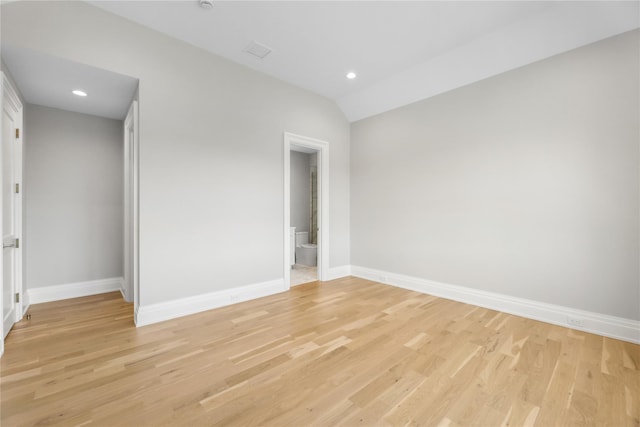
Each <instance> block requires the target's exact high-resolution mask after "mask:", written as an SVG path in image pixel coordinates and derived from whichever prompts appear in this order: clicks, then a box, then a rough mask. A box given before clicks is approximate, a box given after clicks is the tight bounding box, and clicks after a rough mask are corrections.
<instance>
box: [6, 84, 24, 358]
mask: <svg viewBox="0 0 640 427" xmlns="http://www.w3.org/2000/svg"><path fill="white" fill-rule="evenodd" d="M0 74H1V75H2V79H1V81H2V82H1V84H0V85H1V86H2V88H1V90H0V104H1V105H2V108H4V102H5V100H6V101H9V102H10V103H11V105H12V107H13V108H14V109H15V112H16V124H17V126H18V129H20V134H19V137H18V138H17V141H16V152H15V158H14V161H15V165H14V166H15V176H14V179H15V183H17V184H20V192H19V193H18V194H17V195H16V201H15V202H16V206H15V207H16V212H15V216H16V218H15V220H16V223H15V235H16V237H17V238H18V239H20V246H19V248H17V249H14V250H15V251H16V252H15V255H14V256H15V261H14V262H15V275H16V278H15V285H16V287H15V292H16V293H18V294H19V295H20V301H19V302H17V303H16V307H15V322H17V321H19V320H20V319H21V318H22V315H23V302H24V297H25V293H24V292H23V277H22V276H23V271H22V253H23V249H24V239H23V233H22V200H23V195H24V183H23V179H22V178H23V176H22V149H23V140H24V126H23V124H24V120H23V106H22V102H21V101H20V98H19V97H18V92H17V91H16V89H15V88H14V87H13V85H12V84H11V82H10V81H9V79H8V78H7V76H6V75H5V73H4V72H2V73H0ZM5 97H6V99H5ZM1 117H2V116H0V120H2V118H1ZM0 125H1V123H0ZM1 137H2V136H1V135H0V138H1ZM0 143H1V142H0ZM0 156H2V151H1V150H0ZM0 161H1V157H0ZM2 179H3V177H2V175H1V174H0V187H1V186H2V184H3V183H2ZM3 203H4V201H0V224H2V221H3V218H2V212H3V209H2V208H3ZM2 264H3V263H0V276H1V277H4V274H3V273H4V271H3V268H4V267H3V265H2ZM3 285H4V284H3ZM3 294H4V292H1V293H0V306H1V307H4V300H3V298H4V297H3ZM15 322H14V323H15ZM0 330H1V334H2V340H0V341H1V343H0V344H1V347H0V354H2V353H4V337H5V335H6V334H7V333H8V332H9V331H5V330H4V322H0Z"/></svg>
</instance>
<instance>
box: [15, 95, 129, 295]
mask: <svg viewBox="0 0 640 427" xmlns="http://www.w3.org/2000/svg"><path fill="white" fill-rule="evenodd" d="M122 126H123V125H122V121H120V120H112V119H106V118H102V117H96V116H90V115H86V114H78V113H72V112H69V111H63V110H58V109H54V108H48V107H41V106H37V105H30V104H28V105H27V106H26V109H25V129H28V130H29V132H28V134H26V135H25V145H24V147H25V150H24V156H25V170H24V177H23V179H24V184H25V189H26V191H25V199H24V206H25V209H26V217H25V224H24V226H25V229H26V230H28V233H27V235H26V245H25V258H26V259H27V260H28V261H29V262H28V265H27V270H26V289H32V288H39V287H44V286H51V285H61V284H67V283H76V282H84V281H90V280H97V279H107V278H113V277H116V278H117V277H122V274H123V271H122V256H123V216H124V206H123V182H122V180H123V136H122V135H123V130H122V129H123V128H122Z"/></svg>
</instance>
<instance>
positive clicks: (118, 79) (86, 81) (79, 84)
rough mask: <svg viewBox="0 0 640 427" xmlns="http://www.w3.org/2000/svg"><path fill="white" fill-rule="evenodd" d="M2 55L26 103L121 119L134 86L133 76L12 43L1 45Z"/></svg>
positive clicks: (136, 83) (130, 99)
mask: <svg viewBox="0 0 640 427" xmlns="http://www.w3.org/2000/svg"><path fill="white" fill-rule="evenodd" d="M2 59H3V61H4V62H5V64H6V65H7V68H9V72H10V73H11V75H12V77H13V78H14V80H15V81H16V84H17V85H18V88H19V89H20V92H21V93H22V96H23V97H24V99H25V101H26V102H28V103H30V104H36V105H44V106H46V107H53V108H60V109H63V110H68V111H75V112H77V113H84V114H92V115H94V116H101V117H107V118H110V119H117V120H122V119H124V117H125V116H126V114H127V111H128V109H129V105H130V104H131V101H132V100H133V96H134V95H135V91H136V89H137V87H138V80H137V79H135V78H133V77H129V76H124V75H122V74H117V73H113V72H111V71H106V70H102V69H99V68H94V67H90V66H88V65H84V64H79V63H76V62H71V61H67V60H64V59H61V58H56V57H53V56H49V55H44V54H42V53H38V52H33V51H30V50H26V49H19V48H15V47H12V46H6V45H2ZM75 89H80V90H83V91H84V92H86V93H87V96H86V97H78V96H76V95H73V94H72V93H71V91H73V90H75Z"/></svg>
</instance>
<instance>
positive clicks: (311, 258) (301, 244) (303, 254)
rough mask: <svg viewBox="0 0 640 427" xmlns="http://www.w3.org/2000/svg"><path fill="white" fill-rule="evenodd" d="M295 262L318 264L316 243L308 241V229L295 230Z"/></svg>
mask: <svg viewBox="0 0 640 427" xmlns="http://www.w3.org/2000/svg"><path fill="white" fill-rule="evenodd" d="M296 264H303V265H309V266H315V265H317V264H318V245H316V244H314V243H309V232H308V231H296Z"/></svg>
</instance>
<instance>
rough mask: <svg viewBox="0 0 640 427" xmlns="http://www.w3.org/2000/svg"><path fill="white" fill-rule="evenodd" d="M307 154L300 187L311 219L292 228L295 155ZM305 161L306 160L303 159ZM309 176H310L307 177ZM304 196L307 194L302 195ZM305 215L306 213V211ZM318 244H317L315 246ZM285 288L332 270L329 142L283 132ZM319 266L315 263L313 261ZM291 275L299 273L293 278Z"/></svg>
mask: <svg viewBox="0 0 640 427" xmlns="http://www.w3.org/2000/svg"><path fill="white" fill-rule="evenodd" d="M305 155H307V156H309V157H308V159H309V160H308V164H309V168H308V173H307V175H305V174H304V173H303V174H302V178H301V180H303V182H301V183H300V184H301V186H302V187H305V186H306V187H307V188H308V195H309V196H308V208H309V209H308V212H309V214H308V221H304V226H302V227H300V228H298V227H296V230H294V229H293V225H294V222H295V221H296V220H295V219H292V209H291V208H292V199H295V196H294V197H292V172H293V173H295V170H292V158H295V157H304V156H305ZM303 161H304V160H303ZM305 176H307V177H308V178H305ZM314 193H315V194H314ZM303 197H304V196H303ZM302 216H303V217H304V216H305V214H304V213H303V215H302ZM314 245H315V247H314ZM283 246H284V287H285V289H290V287H291V286H292V284H294V285H295V284H298V283H301V281H302V283H304V282H306V281H313V280H319V281H324V280H327V277H328V269H329V144H328V143H327V142H325V141H321V140H317V139H314V138H309V137H305V136H300V135H295V134H292V133H288V132H285V134H284V244H283ZM314 261H315V263H316V264H317V266H313V265H312V264H313V263H314ZM294 269H296V270H297V271H295V272H293V270H294ZM292 274H294V275H295V276H299V277H298V279H297V280H296V281H292Z"/></svg>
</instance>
